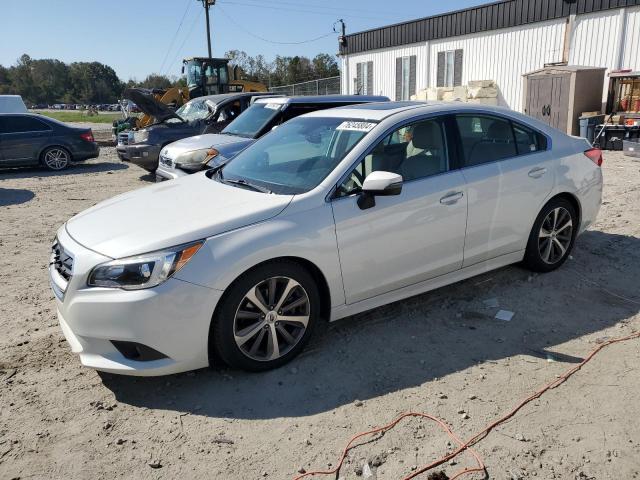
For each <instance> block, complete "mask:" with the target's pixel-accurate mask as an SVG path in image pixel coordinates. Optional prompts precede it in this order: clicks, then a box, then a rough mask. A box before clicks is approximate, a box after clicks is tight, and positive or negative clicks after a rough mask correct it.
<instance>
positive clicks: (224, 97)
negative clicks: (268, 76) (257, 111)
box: [190, 92, 268, 104]
mask: <svg viewBox="0 0 640 480" xmlns="http://www.w3.org/2000/svg"><path fill="white" fill-rule="evenodd" d="M266 94H268V92H236V93H219V94H218V95H205V96H203V97H196V98H193V99H192V100H190V101H203V102H204V101H208V102H211V103H215V104H218V103H222V102H225V101H228V100H235V99H237V98H244V97H255V96H260V95H266Z"/></svg>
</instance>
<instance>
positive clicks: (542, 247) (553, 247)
mask: <svg viewBox="0 0 640 480" xmlns="http://www.w3.org/2000/svg"><path fill="white" fill-rule="evenodd" d="M577 229H578V215H577V213H576V210H575V208H574V206H573V205H572V204H571V202H569V201H567V200H565V199H564V198H557V199H554V200H551V201H550V202H549V203H547V204H546V205H545V206H544V208H543V209H542V211H541V212H540V214H539V215H538V218H537V219H536V221H535V223H534V225H533V229H532V230H531V234H530V236H529V241H528V243H527V249H526V252H525V257H524V264H525V266H527V267H528V268H529V269H531V270H534V271H536V272H550V271H552V270H555V269H556V268H558V267H560V266H561V265H562V264H563V263H564V262H565V261H566V260H567V258H568V257H569V254H570V253H571V250H572V249H573V244H574V242H575V237H576V233H577Z"/></svg>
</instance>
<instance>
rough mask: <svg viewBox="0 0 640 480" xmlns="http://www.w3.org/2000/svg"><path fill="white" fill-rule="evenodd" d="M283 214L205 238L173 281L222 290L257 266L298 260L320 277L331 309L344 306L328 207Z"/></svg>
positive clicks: (323, 204)
mask: <svg viewBox="0 0 640 480" xmlns="http://www.w3.org/2000/svg"><path fill="white" fill-rule="evenodd" d="M287 210H289V208H287V209H285V211H284V212H283V213H282V214H280V215H278V216H277V217H274V218H272V219H270V220H267V221H264V222H260V223H258V224H253V225H249V226H247V227H243V228H239V229H236V230H232V231H230V232H226V233H222V234H220V235H216V236H214V237H211V238H208V239H207V241H206V242H205V244H204V246H203V247H202V248H201V249H200V251H198V253H197V254H196V256H195V257H194V258H193V260H192V261H191V262H189V263H188V264H187V265H186V266H185V267H184V268H183V269H182V270H180V272H178V274H176V278H179V279H181V280H184V281H188V282H192V283H195V284H198V285H202V286H206V287H209V288H213V289H216V290H226V289H227V288H228V287H229V285H231V284H232V283H233V281H234V280H236V279H237V278H238V277H239V276H240V275H242V274H243V273H244V272H246V271H248V270H250V269H251V268H253V267H255V266H256V265H259V264H261V263H264V262H267V261H270V260H275V259H279V258H284V257H294V258H300V259H304V260H306V261H308V262H311V263H312V264H314V265H315V266H316V267H317V268H318V270H319V271H320V272H321V273H322V274H323V276H324V277H325V280H326V282H327V285H328V287H329V292H330V296H331V306H332V307H335V306H338V305H342V304H344V303H345V296H344V288H343V284H342V273H341V270H340V261H339V259H338V248H337V242H336V235H335V225H334V220H333V214H332V211H331V206H330V204H328V203H325V202H322V204H320V205H318V206H316V207H313V208H310V209H305V210H302V211H296V212H295V213H294V212H290V213H288V214H287Z"/></svg>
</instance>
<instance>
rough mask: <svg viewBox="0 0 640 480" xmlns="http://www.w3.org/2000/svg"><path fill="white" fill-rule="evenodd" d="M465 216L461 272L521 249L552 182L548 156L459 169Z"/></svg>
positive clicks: (517, 158) (532, 155)
mask: <svg viewBox="0 0 640 480" xmlns="http://www.w3.org/2000/svg"><path fill="white" fill-rule="evenodd" d="M462 174H463V175H464V178H465V180H466V182H467V195H468V203H469V215H468V220H467V233H466V243H465V249H464V263H463V267H468V266H470V265H474V264H476V263H479V262H482V261H485V260H489V259H491V258H495V257H498V256H500V255H505V254H507V253H513V252H517V251H520V250H523V249H524V248H525V246H526V243H527V239H528V237H529V233H530V231H531V227H532V226H533V222H534V220H535V218H536V216H537V215H538V212H539V211H540V208H541V207H542V204H543V203H544V201H545V199H546V197H547V195H549V193H550V192H551V189H552V188H553V182H554V178H553V175H554V169H553V160H552V158H551V154H550V152H548V151H543V152H540V153H534V154H530V155H522V156H519V157H514V158H509V159H505V160H501V161H496V162H492V163H487V164H484V165H478V166H475V167H469V168H465V169H463V170H462Z"/></svg>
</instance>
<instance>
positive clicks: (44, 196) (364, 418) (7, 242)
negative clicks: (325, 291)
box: [0, 148, 640, 480]
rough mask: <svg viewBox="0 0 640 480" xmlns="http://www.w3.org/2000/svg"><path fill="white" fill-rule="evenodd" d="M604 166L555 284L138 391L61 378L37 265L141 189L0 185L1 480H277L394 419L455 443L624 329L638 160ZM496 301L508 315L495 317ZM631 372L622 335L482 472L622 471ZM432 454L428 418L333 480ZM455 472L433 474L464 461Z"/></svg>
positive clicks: (322, 462) (397, 472) (417, 302)
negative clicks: (108, 205)
mask: <svg viewBox="0 0 640 480" xmlns="http://www.w3.org/2000/svg"><path fill="white" fill-rule="evenodd" d="M603 170H604V176H605V182H606V188H605V202H604V205H603V208H602V210H601V212H600V216H599V220H598V222H597V223H596V224H595V225H593V226H592V227H591V228H590V229H589V231H587V232H586V233H585V234H584V235H583V236H582V237H580V238H579V240H578V243H577V246H576V249H575V250H574V252H573V256H572V258H571V259H570V260H569V261H568V262H567V264H566V265H565V266H564V267H563V268H562V269H560V270H559V271H557V272H554V273H551V274H547V275H532V274H531V273H529V272H527V271H525V270H523V269H522V268H520V267H518V266H512V267H508V268H503V269H501V270H498V271H495V272H491V273H488V274H485V275H482V276H480V277H476V278H473V279H470V280H467V281H465V282H462V283H460V284H457V285H453V286H449V287H445V288H442V289H440V290H437V291H435V292H431V293H428V294H424V295H420V296H417V297H414V298H411V299H409V300H406V301H402V302H398V303H394V304H392V305H389V306H386V307H383V308H379V309H376V310H373V311H371V312H368V313H366V314H362V315H358V316H356V317H353V318H349V319H345V320H341V321H339V322H336V323H333V324H330V325H329V326H328V327H327V328H326V329H324V331H323V332H322V333H320V334H319V335H317V336H316V337H315V338H314V339H313V340H312V342H311V344H310V345H309V347H308V348H307V350H306V352H305V353H304V354H303V355H302V356H301V357H300V358H299V359H297V360H296V361H294V362H293V363H291V364H289V365H288V366H286V367H283V368H281V369H279V370H277V371H272V372H269V373H264V374H249V373H244V372H239V371H231V370H227V369H222V368H220V367H215V368H213V369H205V370H200V371H197V372H192V373H188V374H181V375H175V376H171V377H164V378H149V379H144V378H137V379H136V378H128V377H120V376H115V375H106V374H104V375H99V374H98V373H96V372H95V371H92V370H88V369H85V368H83V367H81V366H80V363H79V361H78V359H77V358H76V357H75V356H74V355H73V354H71V352H70V349H69V346H68V345H67V343H66V341H65V340H64V338H63V336H62V333H61V331H60V329H59V327H58V324H57V320H56V315H55V310H54V301H53V296H52V293H51V292H50V289H49V285H48V279H47V261H48V256H49V248H50V242H51V240H52V239H53V236H54V233H55V230H56V229H57V228H58V226H60V225H61V224H62V223H63V222H64V221H65V220H67V219H68V218H69V217H70V216H72V215H73V214H75V213H77V212H79V211H81V210H83V209H85V208H87V207H89V206H91V205H93V204H95V203H96V202H98V201H100V200H103V199H106V198H108V197H111V196H113V195H115V194H117V193H120V192H123V191H126V190H131V189H134V188H140V187H143V186H144V185H146V184H147V183H148V182H150V181H151V180H152V179H151V178H150V176H149V175H145V172H144V171H143V170H140V169H138V168H137V167H135V166H131V167H128V166H127V165H123V164H121V163H119V162H118V161H117V158H116V156H115V153H114V150H113V148H103V150H102V154H101V156H100V158H99V159H97V160H95V161H91V162H87V163H86V164H83V165H79V166H76V167H75V168H73V169H71V170H69V171H67V172H64V173H60V174H51V173H46V172H43V171H41V170H36V169H27V170H12V171H5V172H1V173H0V225H2V231H1V233H0V287H1V288H2V295H1V296H0V478H3V479H5V478H6V479H10V478H29V479H32V478H35V479H49V478H55V479H63V478H64V479H75V478H82V479H84V478H91V479H112V478H140V479H161V478H163V479H173V478H184V479H191V478H207V479H259V478H260V479H263V478H272V479H291V478H292V477H294V476H295V475H296V474H297V472H298V470H300V471H302V469H306V470H314V469H318V468H320V469H322V468H327V467H328V466H330V465H332V464H335V463H336V461H337V457H338V455H339V453H340V452H341V450H342V448H343V446H344V444H345V443H346V441H347V440H348V439H349V438H350V437H351V436H352V435H353V434H355V433H356V432H359V431H362V430H366V429H368V428H370V427H372V426H375V425H381V424H384V423H387V422H388V421H390V420H392V419H393V418H394V417H395V416H396V415H398V414H399V413H400V412H403V411H407V410H412V411H418V412H427V413H430V414H433V415H436V416H438V417H440V418H443V419H446V420H447V421H448V422H449V423H450V425H451V426H452V427H453V429H454V431H456V432H457V433H458V434H459V435H460V436H461V437H463V438H469V437H471V436H472V435H473V434H474V433H475V432H477V431H479V430H481V429H482V428H483V427H484V426H485V425H486V424H488V423H489V422H491V421H492V420H493V419H495V418H497V417H498V416H500V415H501V414H503V413H505V412H506V411H507V410H509V409H510V408H511V407H513V406H514V405H515V404H516V403H517V402H518V401H519V400H520V399H522V398H524V397H526V396H528V395H529V394H530V393H531V392H532V391H533V390H535V389H536V388H537V387H539V386H542V385H544V384H546V383H547V382H549V381H551V380H554V379H555V378H556V376H557V375H558V374H560V373H561V372H563V371H564V370H566V369H568V368H570V367H571V366H573V365H575V363H576V362H579V361H580V360H581V359H582V358H584V356H585V355H586V354H587V353H588V352H589V351H590V350H591V349H593V348H594V347H595V346H596V345H597V344H598V342H602V341H603V339H604V338H606V337H617V336H622V335H625V334H629V333H631V332H632V331H633V330H634V329H639V328H640V316H639V315H638V311H639V310H640V288H639V287H640V280H639V279H640V162H638V161H632V160H631V159H630V158H629V157H624V156H622V155H620V154H618V153H607V154H606V156H605V162H604V166H603ZM623 297H624V298H623ZM499 308H501V309H507V310H511V311H514V312H515V316H514V317H513V319H512V320H511V321H510V322H504V321H499V320H496V319H494V315H495V314H496V312H497V310H498V309H499ZM639 364H640V340H632V341H628V342H626V343H620V344H616V345H613V346H610V347H608V348H607V349H605V350H603V351H602V353H600V354H599V355H598V356H596V357H595V359H594V360H593V361H591V362H590V363H589V364H587V365H586V366H585V367H584V368H583V369H582V370H581V371H580V372H578V373H577V374H576V375H575V376H574V377H572V378H571V379H570V380H569V381H568V382H566V383H565V384H564V385H562V386H560V387H559V388H556V389H554V390H551V391H549V392H548V393H546V394H545V395H544V396H542V397H541V398H539V399H537V400H535V401H534V402H533V403H531V404H529V405H528V406H526V407H525V408H524V409H523V410H521V411H520V413H519V414H518V415H516V416H515V417H514V418H513V419H511V420H510V421H508V422H507V423H506V424H504V425H502V426H500V427H498V428H497V429H496V430H495V431H494V432H493V433H491V434H490V435H489V436H488V437H487V438H486V439H484V440H483V441H482V442H480V443H479V444H478V445H477V447H476V449H477V450H478V452H479V453H480V455H481V456H482V458H483V459H484V462H485V463H486V465H487V468H488V472H489V476H490V478H494V479H525V478H531V477H536V478H541V479H551V478H558V479H583V480H584V479H634V478H640V402H639V401H638V398H639V397H640V368H639ZM448 450H451V446H450V443H448V438H447V437H446V436H445V435H444V434H443V433H442V432H440V431H439V430H438V429H437V428H436V427H435V425H433V424H430V423H426V422H421V421H418V420H415V419H414V420H408V421H407V422H406V423H403V424H401V425H399V426H398V427H397V428H396V429H394V430H392V431H390V432H388V433H387V434H386V435H384V436H383V437H382V438H381V439H378V440H376V441H372V442H369V443H366V444H365V445H363V446H361V447H359V448H358V449H357V450H355V451H354V452H352V453H351V454H350V455H349V458H348V461H347V463H346V464H345V466H344V467H343V469H342V470H341V472H340V477H341V478H344V479H357V478H377V479H397V478H402V477H403V476H404V475H407V474H409V473H411V471H412V470H413V469H415V468H416V467H417V466H420V465H422V464H425V463H428V462H430V461H431V460H433V459H434V458H436V457H438V456H440V455H442V454H444V453H445V452H447V451H448ZM456 462H457V463H456V464H455V465H451V464H449V463H447V464H445V465H444V466H443V469H444V470H445V472H446V473H447V474H448V475H449V476H452V475H453V474H454V473H455V472H457V471H458V470H459V469H460V468H463V467H464V466H472V465H473V459H472V457H471V456H470V455H469V454H468V453H467V454H464V455H462V456H460V457H459V458H457V459H456ZM365 463H366V464H367V466H365ZM426 477H427V476H426V475H422V477H420V478H425V479H426ZM320 478H337V477H336V476H332V477H320ZM465 478H481V476H479V475H477V474H476V475H475V477H474V476H472V475H469V476H467V477H465Z"/></svg>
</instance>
